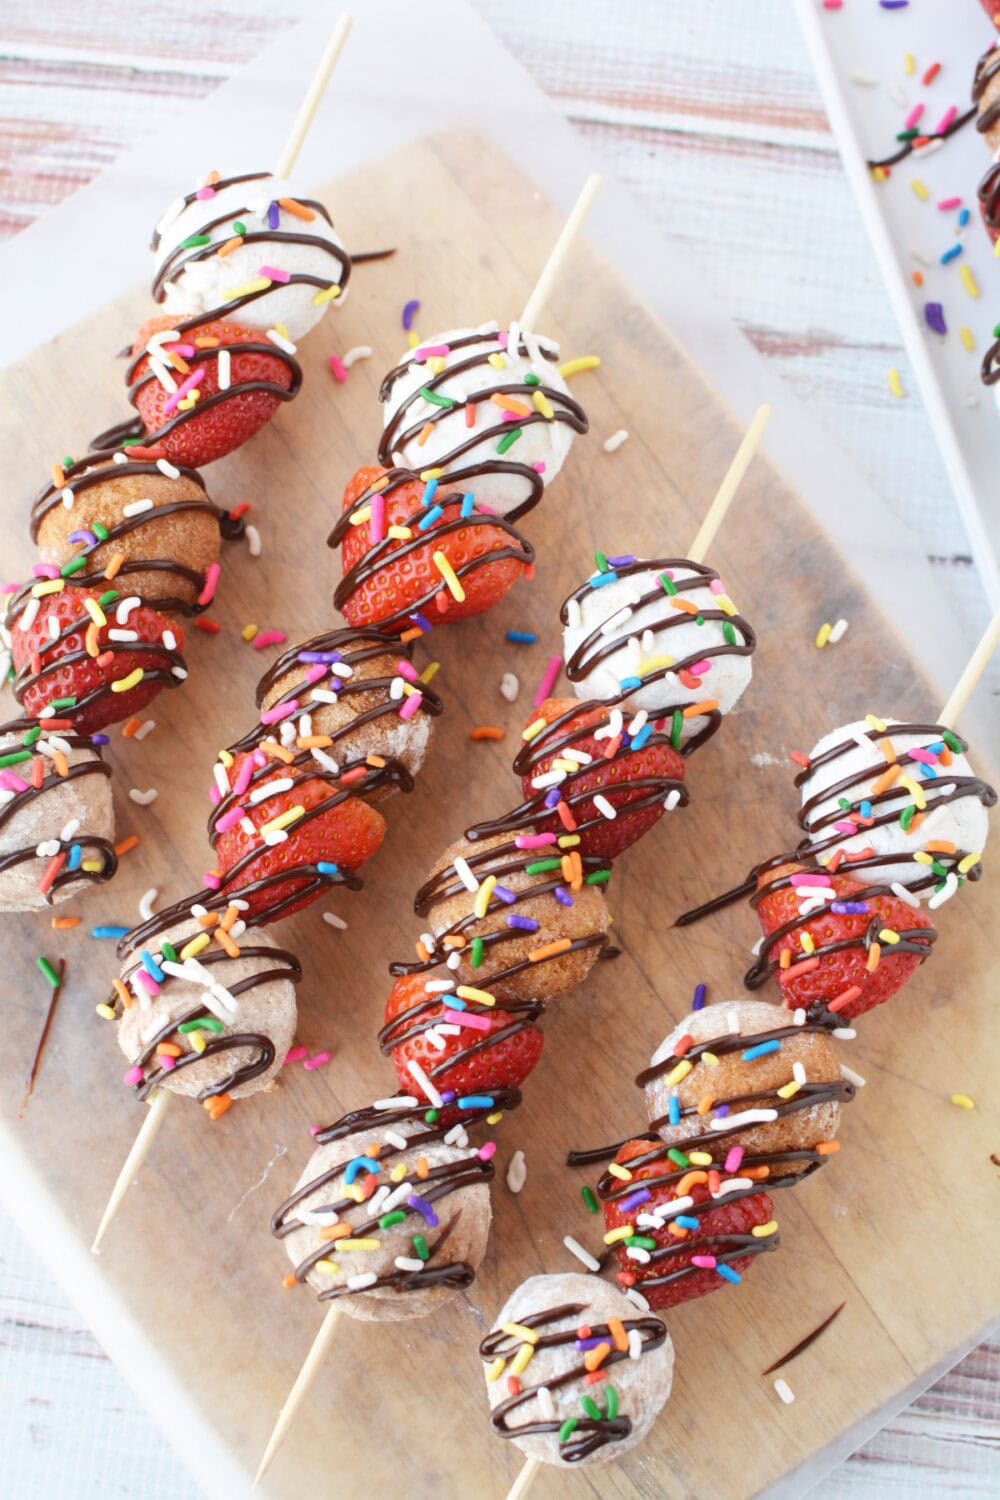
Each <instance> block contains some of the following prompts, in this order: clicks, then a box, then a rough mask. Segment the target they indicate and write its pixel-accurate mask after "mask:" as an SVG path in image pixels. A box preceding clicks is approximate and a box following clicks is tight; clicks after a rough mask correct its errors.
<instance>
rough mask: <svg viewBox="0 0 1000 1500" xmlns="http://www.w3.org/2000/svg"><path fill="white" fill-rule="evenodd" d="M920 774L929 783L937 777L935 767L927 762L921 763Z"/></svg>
mask: <svg viewBox="0 0 1000 1500" xmlns="http://www.w3.org/2000/svg"><path fill="white" fill-rule="evenodd" d="M920 774H921V776H923V777H924V779H925V780H927V781H930V780H931V778H932V777H934V778H936V777H937V771H936V770H935V768H934V767H933V766H929V765H928V764H927V762H926V761H925V760H922V761H921V762H920Z"/></svg>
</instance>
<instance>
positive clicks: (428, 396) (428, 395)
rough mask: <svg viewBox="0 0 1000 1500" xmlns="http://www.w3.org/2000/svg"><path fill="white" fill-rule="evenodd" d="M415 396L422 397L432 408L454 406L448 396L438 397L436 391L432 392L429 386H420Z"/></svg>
mask: <svg viewBox="0 0 1000 1500" xmlns="http://www.w3.org/2000/svg"><path fill="white" fill-rule="evenodd" d="M417 395H418V396H423V398H424V400H425V401H429V402H430V403H431V405H432V406H454V405H455V403H454V401H453V400H452V399H451V397H450V396H441V395H439V394H438V392H437V391H432V390H431V388H430V386H429V385H422V386H421V387H420V390H419V391H418V392H417Z"/></svg>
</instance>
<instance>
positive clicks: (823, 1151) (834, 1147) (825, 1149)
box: [816, 1141, 840, 1156]
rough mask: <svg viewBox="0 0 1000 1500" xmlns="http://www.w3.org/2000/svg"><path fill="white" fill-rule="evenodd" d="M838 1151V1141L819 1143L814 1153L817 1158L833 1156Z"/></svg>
mask: <svg viewBox="0 0 1000 1500" xmlns="http://www.w3.org/2000/svg"><path fill="white" fill-rule="evenodd" d="M839 1150H840V1142H839V1141H820V1142H819V1143H818V1145H817V1146H816V1152H817V1154H818V1155H819V1156H833V1155H834V1153H835V1152H837V1151H839Z"/></svg>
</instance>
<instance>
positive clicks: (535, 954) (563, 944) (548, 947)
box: [528, 938, 573, 964]
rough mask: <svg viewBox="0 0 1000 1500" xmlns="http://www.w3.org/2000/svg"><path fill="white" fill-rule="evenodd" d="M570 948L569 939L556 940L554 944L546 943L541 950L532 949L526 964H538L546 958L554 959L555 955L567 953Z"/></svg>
mask: <svg viewBox="0 0 1000 1500" xmlns="http://www.w3.org/2000/svg"><path fill="white" fill-rule="evenodd" d="M572 946H573V944H572V943H571V942H570V940H569V938H557V939H556V941H555V942H554V943H546V944H545V945H544V947H542V948H533V949H532V950H531V952H530V953H529V954H528V962H529V963H532V964H540V963H542V962H544V960H545V959H547V958H555V957H556V955H557V954H559V953H565V952H567V950H568V949H570V948H572Z"/></svg>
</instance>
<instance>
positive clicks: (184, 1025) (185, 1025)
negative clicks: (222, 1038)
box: [177, 1016, 225, 1036]
mask: <svg viewBox="0 0 1000 1500" xmlns="http://www.w3.org/2000/svg"><path fill="white" fill-rule="evenodd" d="M177 1030H178V1031H179V1032H180V1033H181V1036H186V1035H187V1034H188V1032H189V1031H224V1030H225V1028H224V1026H223V1024H222V1022H221V1021H219V1020H216V1018H215V1016H202V1017H201V1018H200V1019H199V1020H197V1021H182V1022H181V1024H180V1025H179V1026H178V1028H177Z"/></svg>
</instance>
